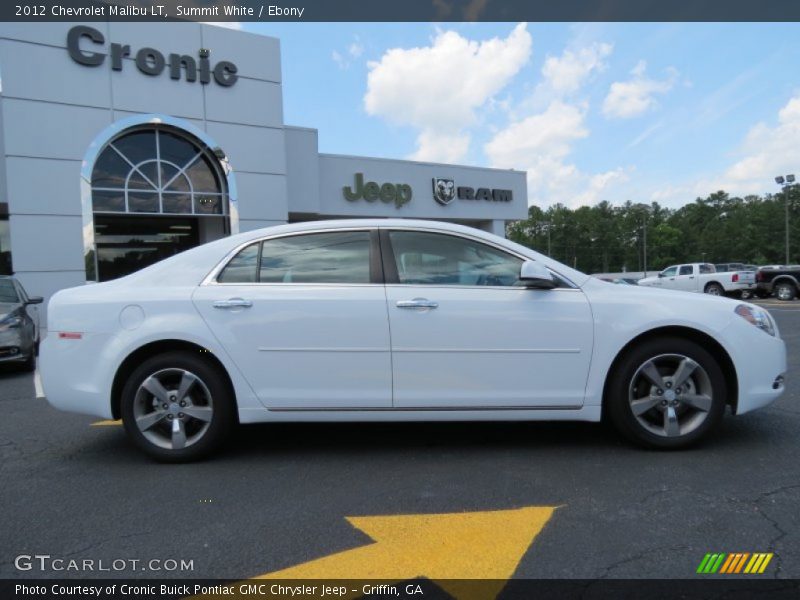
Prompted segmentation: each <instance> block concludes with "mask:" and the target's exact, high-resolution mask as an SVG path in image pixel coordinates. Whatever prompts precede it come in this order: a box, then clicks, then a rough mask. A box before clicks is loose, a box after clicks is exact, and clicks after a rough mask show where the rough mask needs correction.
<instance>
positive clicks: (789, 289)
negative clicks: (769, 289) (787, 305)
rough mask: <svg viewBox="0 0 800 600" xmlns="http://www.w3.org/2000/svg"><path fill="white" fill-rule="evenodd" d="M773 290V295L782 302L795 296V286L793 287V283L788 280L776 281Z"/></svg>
mask: <svg viewBox="0 0 800 600" xmlns="http://www.w3.org/2000/svg"><path fill="white" fill-rule="evenodd" d="M773 290H774V293H775V297H776V298H777V299H778V300H782V301H784V302H788V301H789V300H794V299H795V296H797V288H796V287H794V284H792V283H789V282H788V281H781V282H780V283H776V284H775V287H774V288H773Z"/></svg>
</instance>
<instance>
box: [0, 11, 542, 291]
mask: <svg viewBox="0 0 800 600" xmlns="http://www.w3.org/2000/svg"><path fill="white" fill-rule="evenodd" d="M0 77H1V78H2V94H1V95H0V273H14V274H15V275H16V276H17V277H18V278H19V279H20V280H21V282H22V283H23V285H24V286H25V287H26V288H27V289H28V292H29V293H30V294H35V295H42V296H45V297H49V296H50V295H52V294H53V293H54V292H55V291H56V290H58V289H61V288H64V287H71V286H75V285H81V284H84V283H86V282H92V281H104V280H108V279H113V278H116V277H120V276H122V275H125V274H127V273H130V272H132V271H134V270H136V269H139V268H142V267H144V266H146V265H149V264H152V263H153V262H155V261H157V260H160V259H162V258H165V257H167V256H170V255H172V254H175V253H177V252H180V251H182V250H185V249H187V248H190V247H192V246H195V245H197V244H201V243H203V242H207V241H210V240H214V239H217V238H219V237H221V236H225V235H230V234H232V233H237V232H240V231H247V230H252V229H256V228H260V227H267V226H270V225H277V224H280V223H286V222H294V221H307V220H315V219H332V218H341V217H405V218H422V219H439V220H446V221H453V222H458V223H463V224H467V225H471V226H474V227H478V228H480V229H484V230H488V231H491V232H494V233H496V234H499V235H503V233H504V228H505V223H506V222H507V221H509V220H516V219H524V218H525V217H526V216H527V190H526V181H525V173H524V172H520V171H505V170H497V169H486V168H476V167H470V166H459V165H443V164H432V163H420V162H411V161H404V160H387V159H382V158H369V157H356V156H341V155H331V154H320V153H319V151H318V145H317V131H316V130H314V129H308V128H304V127H295V126H289V125H286V124H284V120H283V93H282V87H281V60H280V45H279V41H278V40H277V39H275V38H270V37H266V36H261V35H255V34H251V33H246V32H242V31H236V30H232V29H228V28H224V27H217V26H213V25H205V24H199V23H107V22H97V23H45V22H42V23H0ZM320 101H321V102H324V101H325V100H324V96H320Z"/></svg>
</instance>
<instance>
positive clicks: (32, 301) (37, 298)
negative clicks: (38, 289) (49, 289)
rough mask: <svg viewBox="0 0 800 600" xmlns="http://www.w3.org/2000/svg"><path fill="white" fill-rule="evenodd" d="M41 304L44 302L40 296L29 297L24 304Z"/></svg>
mask: <svg viewBox="0 0 800 600" xmlns="http://www.w3.org/2000/svg"><path fill="white" fill-rule="evenodd" d="M42 302H44V298H42V297H41V296H30V297H28V301H27V302H26V303H25V304H41V303H42Z"/></svg>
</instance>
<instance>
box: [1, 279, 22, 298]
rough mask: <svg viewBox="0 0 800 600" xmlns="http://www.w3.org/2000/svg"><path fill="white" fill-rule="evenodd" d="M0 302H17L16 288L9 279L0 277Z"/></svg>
mask: <svg viewBox="0 0 800 600" xmlns="http://www.w3.org/2000/svg"><path fill="white" fill-rule="evenodd" d="M0 302H19V298H18V297H17V290H16V288H15V287H14V284H13V283H12V282H11V280H10V279H0Z"/></svg>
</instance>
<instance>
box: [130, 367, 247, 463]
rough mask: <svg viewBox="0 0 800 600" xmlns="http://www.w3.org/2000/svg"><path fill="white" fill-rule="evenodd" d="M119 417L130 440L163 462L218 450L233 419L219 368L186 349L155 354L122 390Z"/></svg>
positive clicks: (234, 418) (228, 396)
mask: <svg viewBox="0 0 800 600" xmlns="http://www.w3.org/2000/svg"><path fill="white" fill-rule="evenodd" d="M121 412H122V422H123V424H124V426H125V431H126V432H127V434H128V436H129V437H130V438H131V440H133V442H134V443H135V444H136V445H137V446H138V447H139V448H141V449H142V450H144V452H146V453H147V454H149V455H150V456H151V457H153V458H155V459H156V460H159V461H162V462H188V461H192V460H197V459H199V458H202V457H205V456H207V455H208V454H210V453H211V452H213V451H214V450H217V449H218V448H219V447H220V445H221V444H222V443H223V442H224V441H225V439H226V438H227V437H228V434H229V433H230V431H231V429H232V428H233V426H234V424H235V423H236V406H235V402H234V399H233V397H232V394H231V392H230V390H229V388H228V386H227V385H226V383H225V378H224V376H223V374H221V373H220V372H219V369H218V368H216V367H215V366H214V365H212V364H211V363H209V362H208V361H207V360H204V359H202V358H200V357H198V356H195V355H193V354H191V353H187V352H169V353H165V354H161V355H157V356H154V357H152V358H149V359H148V360H146V361H145V362H143V363H142V364H141V365H140V366H139V367H138V368H136V369H135V370H134V371H133V373H132V374H131V376H130V377H129V378H128V380H127V382H126V383H125V386H124V388H123V391H122V403H121Z"/></svg>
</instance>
